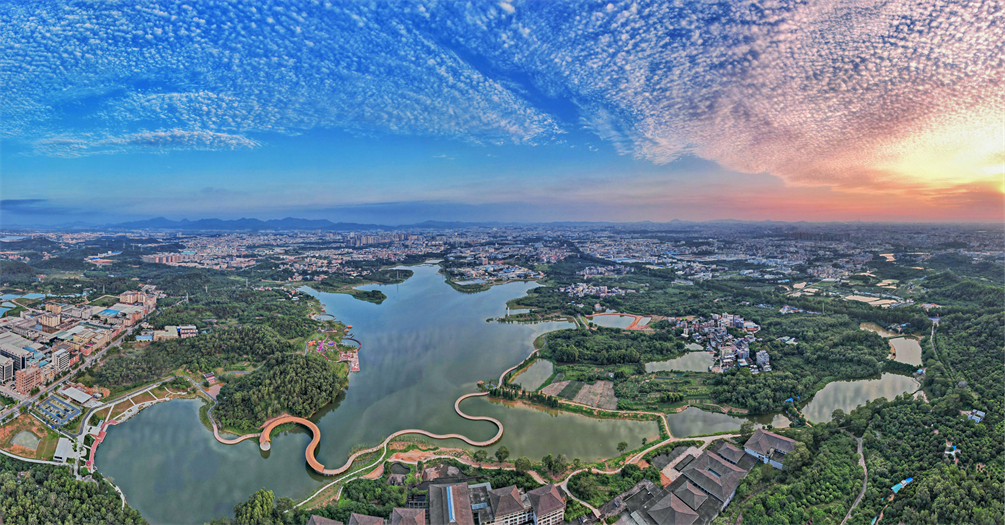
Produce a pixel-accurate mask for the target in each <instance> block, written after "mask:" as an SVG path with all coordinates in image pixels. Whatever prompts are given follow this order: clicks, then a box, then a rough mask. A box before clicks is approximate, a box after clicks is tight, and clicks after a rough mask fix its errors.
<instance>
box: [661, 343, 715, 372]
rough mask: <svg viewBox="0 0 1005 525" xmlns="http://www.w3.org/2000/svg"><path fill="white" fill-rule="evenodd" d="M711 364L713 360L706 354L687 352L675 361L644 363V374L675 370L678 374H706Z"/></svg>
mask: <svg viewBox="0 0 1005 525" xmlns="http://www.w3.org/2000/svg"><path fill="white" fill-rule="evenodd" d="M689 346H690V345H689ZM696 346H697V345H696ZM713 362H715V358H714V357H713V356H712V354H710V353H708V352H705V351H700V352H688V353H687V354H684V355H682V356H680V357H678V358H675V359H668V360H666V361H655V362H652V363H646V372H660V371H663V370H677V371H680V372H708V367H709V366H711V365H712V363H713Z"/></svg>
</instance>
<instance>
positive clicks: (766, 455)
mask: <svg viewBox="0 0 1005 525" xmlns="http://www.w3.org/2000/svg"><path fill="white" fill-rule="evenodd" d="M795 448H796V442H795V440H792V439H789V438H787V437H785V436H779V435H778V434H775V433H774V432H768V431H767V430H762V429H760V428H759V429H757V431H756V432H754V435H753V436H750V439H748V440H747V442H746V443H744V445H743V449H744V450H745V451H747V453H748V454H751V455H753V456H755V457H756V458H757V459H759V460H761V461H762V462H764V463H770V464H771V466H772V467H775V468H777V469H781V468H782V462H783V461H784V460H785V455H786V454H788V453H789V452H792V451H793V450H795Z"/></svg>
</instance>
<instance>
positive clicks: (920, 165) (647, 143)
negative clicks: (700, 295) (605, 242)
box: [0, 1, 1005, 226]
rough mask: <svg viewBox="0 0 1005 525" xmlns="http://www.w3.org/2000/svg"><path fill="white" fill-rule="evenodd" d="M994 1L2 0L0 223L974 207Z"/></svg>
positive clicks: (699, 216)
mask: <svg viewBox="0 0 1005 525" xmlns="http://www.w3.org/2000/svg"><path fill="white" fill-rule="evenodd" d="M995 6H996V4H994V3H993V2H946V3H940V2H931V3H929V5H925V6H917V5H911V4H909V3H907V2H899V1H888V2H870V1H860V2H832V3H826V5H806V4H802V3H795V2H792V3H790V2H785V1H778V2H749V3H748V2H721V3H706V2H701V3H695V2H679V3H671V2H651V3H647V2H623V3H619V2H587V1H579V2H560V1H555V2H540V1H538V2H512V3H505V2H475V3H460V2H422V3H406V2H393V3H358V2H353V3H349V2H308V1H297V2H229V1H221V2H187V3H186V2H138V3H135V4H131V5H127V4H120V3H111V2H94V1H81V2H46V3H19V2H5V3H0V46H2V48H3V49H5V56H4V57H2V58H0V75H2V77H3V79H4V80H3V86H4V92H5V96H4V97H2V99H0V192H2V196H0V197H2V198H0V226H2V225H3V224H4V223H6V224H33V223H38V224H41V223H50V224H52V223H60V222H71V221H83V222H93V223H102V222H108V221H116V220H125V219H133V218H145V217H153V216H159V215H163V216H168V217H171V218H183V217H187V218H205V217H223V218H236V217H242V216H246V217H251V216H253V217H259V218H275V217H284V216H297V217H310V218H329V219H332V220H358V221H361V222H382V223H388V224H398V223H407V222H414V221H421V220H426V219H436V220H503V221H552V220H625V221H630V220H670V219H674V218H679V219H693V220H708V219H720V218H736V219H777V220H800V219H805V220H857V219H866V220H868V219H877V220H919V219H929V220H931V219H936V220H943V219H944V220H980V219H989V218H995V219H997V218H1000V216H1001V212H1002V184H1001V180H1002V175H1003V174H1005V132H1003V131H1002V125H1001V123H1002V121H1003V119H1005V109H1003V108H1005V95H1003V93H1002V90H1001V89H1000V85H1001V82H1002V81H1003V80H1005V72H1003V70H1005V66H1003V65H1002V62H1001V60H1000V57H1001V56H1002V51H1003V48H1002V46H1003V44H1002V42H1003V41H1005V34H1003V28H1002V26H1001V24H1000V22H997V20H998V19H999V18H1000V16H991V15H993V14H994V13H995V12H997V11H1000V7H995ZM999 14H1000V13H999Z"/></svg>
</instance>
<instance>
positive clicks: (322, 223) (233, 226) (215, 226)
mask: <svg viewBox="0 0 1005 525" xmlns="http://www.w3.org/2000/svg"><path fill="white" fill-rule="evenodd" d="M498 224H499V223H470V222H442V221H425V222H420V223H417V224H409V225H402V226H387V225H383V224H361V223H356V222H332V221H329V220H327V219H297V218H295V217H286V218H285V219H270V220H267V221H263V220H261V219H244V218H242V219H233V220H224V219H199V220H196V221H190V220H188V219H182V220H180V221H173V220H171V219H167V218H164V217H157V218H154V219H147V220H142V221H131V222H120V223H118V224H109V225H106V226H105V228H106V229H111V230H174V231H263V230H290V231H292V230H331V231H355V230H390V229H406V228H426V229H452V228H464V227H470V226H495V225H498Z"/></svg>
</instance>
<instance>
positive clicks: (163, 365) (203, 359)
mask: <svg viewBox="0 0 1005 525" xmlns="http://www.w3.org/2000/svg"><path fill="white" fill-rule="evenodd" d="M294 349H295V348H294V346H293V344H292V343H290V342H289V341H287V340H286V339H284V338H282V337H280V336H279V334H277V333H276V332H275V330H273V329H272V328H269V327H268V326H244V327H240V328H228V329H225V330H220V331H217V332H211V333H208V334H202V335H200V336H198V337H189V338H186V339H172V340H167V341H157V342H154V343H151V344H149V345H147V346H139V347H133V348H128V349H123V350H122V352H121V353H118V354H115V355H112V356H111V357H109V358H108V359H107V360H106V361H105V362H104V364H102V365H101V366H100V367H98V368H96V369H94V370H92V371H90V372H86V373H83V375H82V376H80V377H79V378H78V380H79V381H81V382H82V383H84V384H85V385H88V386H92V385H94V384H100V385H102V386H106V387H109V388H115V387H121V388H129V387H131V386H132V385H138V384H141V383H145V382H147V381H152V380H154V379H157V378H159V377H161V376H163V375H165V374H167V373H168V372H170V371H172V370H175V369H177V368H179V367H185V368H188V369H190V370H192V371H209V370H211V369H213V368H217V367H220V366H223V365H224V364H225V363H226V362H234V361H252V362H259V361H262V360H264V359H266V358H268V357H270V356H273V355H277V354H282V353H286V352H292V351H293V350H294Z"/></svg>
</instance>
